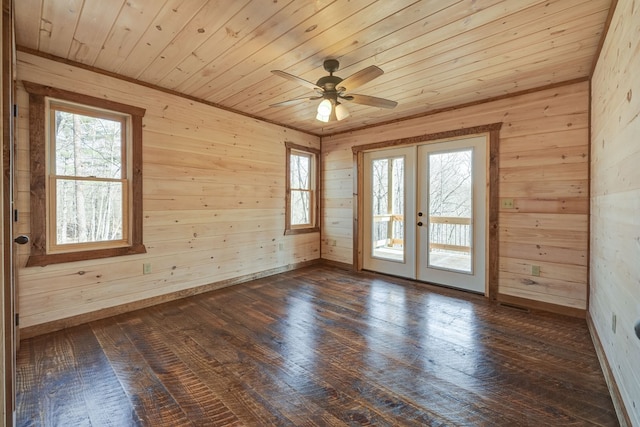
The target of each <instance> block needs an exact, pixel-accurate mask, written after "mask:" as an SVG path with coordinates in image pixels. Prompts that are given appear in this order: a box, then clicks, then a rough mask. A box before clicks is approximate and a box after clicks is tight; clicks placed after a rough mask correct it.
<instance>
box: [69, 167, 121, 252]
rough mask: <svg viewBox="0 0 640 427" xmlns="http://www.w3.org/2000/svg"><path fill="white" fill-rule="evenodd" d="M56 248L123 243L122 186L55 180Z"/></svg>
mask: <svg viewBox="0 0 640 427" xmlns="http://www.w3.org/2000/svg"><path fill="white" fill-rule="evenodd" d="M56 183H57V188H56V190H57V191H56V230H57V233H56V235H57V242H56V244H58V245H64V244H69V243H86V242H101V241H109V240H122V239H123V230H122V221H123V218H122V199H123V185H124V184H123V183H122V182H100V181H82V180H68V179H58V180H56Z"/></svg>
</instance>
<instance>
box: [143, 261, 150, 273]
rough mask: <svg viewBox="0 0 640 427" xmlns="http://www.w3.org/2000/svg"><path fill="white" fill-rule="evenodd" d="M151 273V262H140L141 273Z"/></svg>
mask: <svg viewBox="0 0 640 427" xmlns="http://www.w3.org/2000/svg"><path fill="white" fill-rule="evenodd" d="M150 273H151V263H150V262H145V263H144V264H142V274H150Z"/></svg>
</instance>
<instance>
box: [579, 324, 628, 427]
mask: <svg viewBox="0 0 640 427" xmlns="http://www.w3.org/2000/svg"><path fill="white" fill-rule="evenodd" d="M587 327H588V328H589V333H590V334H591V341H593V346H594V347H595V349H596V354H597V355H598V360H599V361H600V367H601V368H602V373H603V374H604V379H605V381H606V382H607V387H608V388H609V394H610V395H611V400H612V401H613V406H614V408H615V409H616V415H617V416H618V421H619V422H620V426H621V427H632V426H633V424H631V418H630V417H629V413H628V412H627V408H626V406H625V405H624V401H623V400H622V395H621V394H620V389H619V388H618V383H617V382H616V379H615V377H614V376H613V371H612V370H611V365H609V360H608V359H607V355H606V353H605V352H604V347H603V346H602V341H600V336H598V331H597V330H596V327H595V325H594V323H593V319H592V318H591V314H590V313H587Z"/></svg>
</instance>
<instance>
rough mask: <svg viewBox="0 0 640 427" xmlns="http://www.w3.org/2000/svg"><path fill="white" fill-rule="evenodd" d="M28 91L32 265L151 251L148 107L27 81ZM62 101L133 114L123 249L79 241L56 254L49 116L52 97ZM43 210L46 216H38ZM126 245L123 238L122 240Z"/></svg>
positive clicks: (118, 246) (29, 263)
mask: <svg viewBox="0 0 640 427" xmlns="http://www.w3.org/2000/svg"><path fill="white" fill-rule="evenodd" d="M22 84H23V85H24V88H25V90H26V91H27V93H29V144H30V166H31V171H30V187H31V202H30V207H31V233H30V234H31V255H30V256H29V259H28V260H27V265H26V266H27V267H31V266H45V265H49V264H58V263H65V262H74V261H83V260H91V259H100V258H109V257H114V256H122V255H133V254H141V253H146V248H145V246H144V244H143V240H142V218H143V211H142V118H143V117H144V114H145V112H146V110H145V109H143V108H139V107H134V106H130V105H126V104H122V103H119V102H115V101H110V100H105V99H101V98H95V97H92V96H88V95H83V94H79V93H75V92H70V91H66V90H62V89H57V88H54V87H50V86H44V85H40V84H37V83H33V82H27V81H23V82H22ZM47 98H51V99H52V100H54V101H59V102H60V103H62V104H67V105H68V104H76V105H78V106H80V107H83V106H86V107H87V110H96V109H97V110H107V111H113V112H115V113H119V114H122V115H129V116H130V117H131V119H130V129H129V130H128V131H127V133H128V137H129V138H130V144H127V145H128V147H129V148H128V151H127V152H126V154H127V157H126V159H123V164H126V165H127V166H128V168H129V173H128V175H129V176H128V184H127V185H128V187H129V188H128V193H129V201H128V212H124V213H125V214H128V215H126V216H128V218H123V222H127V223H128V228H129V233H128V236H125V235H123V237H124V239H125V240H128V241H129V244H128V245H124V246H123V245H121V244H118V245H117V247H104V246H111V245H108V244H107V245H104V244H103V245H102V246H103V247H102V248H100V244H99V243H98V244H97V245H94V244H93V243H90V244H78V245H77V249H72V248H70V250H68V251H64V252H60V251H55V252H51V251H50V248H49V244H48V231H47V230H48V221H49V220H50V212H49V211H48V210H47V209H48V203H49V201H50V197H49V189H48V185H47V181H48V180H49V179H50V176H49V174H48V167H47V162H48V161H49V157H48V156H47V150H48V147H47V144H49V138H48V134H49V131H50V129H49V128H48V126H49V120H48V117H47V115H48V114H49V112H50V110H49V108H48V100H47ZM40 212H42V213H43V215H40V214H36V213H40ZM118 243H120V242H118Z"/></svg>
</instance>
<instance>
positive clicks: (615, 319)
mask: <svg viewBox="0 0 640 427" xmlns="http://www.w3.org/2000/svg"><path fill="white" fill-rule="evenodd" d="M617 323H618V316H616V314H615V313H613V314H612V315H611V330H612V331H613V333H614V334H615V333H616V326H617Z"/></svg>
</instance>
